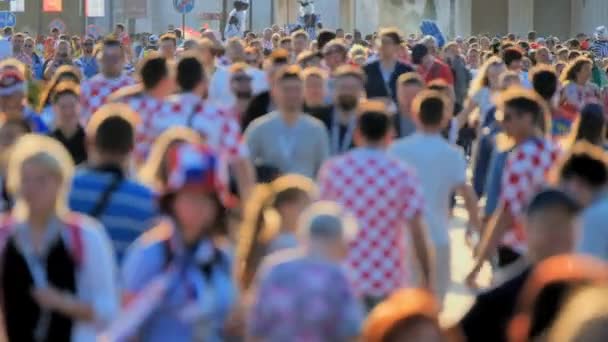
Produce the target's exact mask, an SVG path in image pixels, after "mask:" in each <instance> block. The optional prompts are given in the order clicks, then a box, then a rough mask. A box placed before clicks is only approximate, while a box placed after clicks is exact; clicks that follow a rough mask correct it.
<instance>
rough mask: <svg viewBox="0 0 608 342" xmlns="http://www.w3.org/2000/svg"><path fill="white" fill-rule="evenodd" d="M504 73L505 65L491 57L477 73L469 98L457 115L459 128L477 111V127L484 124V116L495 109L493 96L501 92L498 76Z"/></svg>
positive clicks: (496, 58) (497, 58) (498, 59)
mask: <svg viewBox="0 0 608 342" xmlns="http://www.w3.org/2000/svg"><path fill="white" fill-rule="evenodd" d="M505 71H506V66H505V63H504V62H503V61H502V59H500V58H499V57H491V58H490V59H488V60H487V61H486V62H485V63H484V64H483V66H482V67H481V68H480V69H479V71H478V72H477V76H476V77H475V79H474V80H473V81H472V82H471V88H470V89H469V98H468V99H467V100H466V101H465V105H464V109H463V110H462V112H460V114H458V118H459V123H460V126H461V127H462V126H464V125H465V124H466V123H467V122H468V121H469V116H470V115H471V113H473V112H474V111H476V110H477V111H478V114H477V116H478V118H479V126H480V127H482V126H483V125H484V123H485V119H486V115H487V114H488V112H489V111H490V110H491V109H492V108H494V107H495V104H494V99H493V97H494V95H495V94H496V93H497V92H499V91H500V90H501V87H500V75H501V74H502V73H503V72H505Z"/></svg>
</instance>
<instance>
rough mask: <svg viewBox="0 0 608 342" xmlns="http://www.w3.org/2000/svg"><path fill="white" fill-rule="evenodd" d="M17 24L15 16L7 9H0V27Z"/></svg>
mask: <svg viewBox="0 0 608 342" xmlns="http://www.w3.org/2000/svg"><path fill="white" fill-rule="evenodd" d="M15 25H17V17H16V16H15V14H13V13H11V12H8V11H0V27H7V26H13V27H14V26H15Z"/></svg>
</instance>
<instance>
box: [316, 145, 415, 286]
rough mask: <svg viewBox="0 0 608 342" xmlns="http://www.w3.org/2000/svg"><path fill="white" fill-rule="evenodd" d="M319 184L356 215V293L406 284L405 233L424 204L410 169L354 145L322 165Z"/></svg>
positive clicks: (353, 260)
mask: <svg viewBox="0 0 608 342" xmlns="http://www.w3.org/2000/svg"><path fill="white" fill-rule="evenodd" d="M319 187H320V190H321V197H322V199H324V200H330V201H335V202H338V203H339V204H341V205H342V206H344V207H345V208H346V209H347V210H349V211H350V212H352V213H353V214H354V215H355V217H356V218H357V220H358V223H359V232H358V235H357V238H356V239H355V240H354V241H353V242H352V243H351V248H350V251H349V256H348V265H349V266H350V267H351V268H352V274H353V281H354V286H355V289H356V290H357V292H358V293H359V294H362V295H370V296H378V297H380V296H386V295H388V294H390V293H391V292H393V291H394V290H397V289H399V288H401V287H403V286H406V285H408V283H409V279H410V278H409V270H408V266H409V265H411V264H412V263H410V262H408V260H407V258H408V253H406V246H405V241H406V239H405V236H406V235H405V232H406V230H407V228H408V227H407V224H408V222H410V221H411V220H412V219H413V218H414V217H416V216H417V215H420V214H422V210H423V205H424V204H423V202H424V201H423V196H422V189H421V186H420V184H419V182H418V180H417V179H416V177H415V175H414V172H413V171H412V170H411V169H410V168H408V167H407V166H406V165H405V164H403V163H402V162H401V161H399V160H397V159H394V158H392V157H389V156H388V155H387V154H386V153H385V152H384V151H382V150H373V149H356V150H353V151H351V152H348V153H346V154H344V155H342V156H339V157H336V158H334V159H331V160H329V161H328V162H327V163H326V164H325V165H323V167H322V168H321V171H320V174H319Z"/></svg>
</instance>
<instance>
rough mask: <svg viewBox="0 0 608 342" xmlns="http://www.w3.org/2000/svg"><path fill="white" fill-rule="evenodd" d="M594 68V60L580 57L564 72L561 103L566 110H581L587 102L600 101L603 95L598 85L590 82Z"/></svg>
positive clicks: (562, 75)
mask: <svg viewBox="0 0 608 342" xmlns="http://www.w3.org/2000/svg"><path fill="white" fill-rule="evenodd" d="M592 70H593V61H592V60H590V59H589V58H587V57H579V58H577V59H575V60H574V61H572V62H570V64H569V65H568V66H567V67H566V69H565V70H564V71H563V72H562V74H561V82H562V85H563V88H562V94H561V104H562V107H563V108H564V109H565V110H568V111H569V112H573V111H574V112H580V110H581V109H583V107H584V106H585V105H586V104H587V103H598V101H599V99H600V97H601V96H600V92H599V89H598V88H597V86H595V85H594V84H592V83H591V82H590V81H591V74H592Z"/></svg>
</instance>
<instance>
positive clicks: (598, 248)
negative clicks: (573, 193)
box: [577, 192, 608, 261]
mask: <svg viewBox="0 0 608 342" xmlns="http://www.w3.org/2000/svg"><path fill="white" fill-rule="evenodd" d="M607 223H608V192H605V193H602V194H601V195H599V196H598V197H597V198H596V200H595V201H593V203H591V205H590V206H589V207H587V208H586V209H585V210H584V211H583V214H582V231H581V238H580V240H579V244H578V248H577V250H578V251H579V252H581V253H583V254H589V255H592V256H594V257H596V258H599V259H601V260H604V261H608V224H607Z"/></svg>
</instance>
